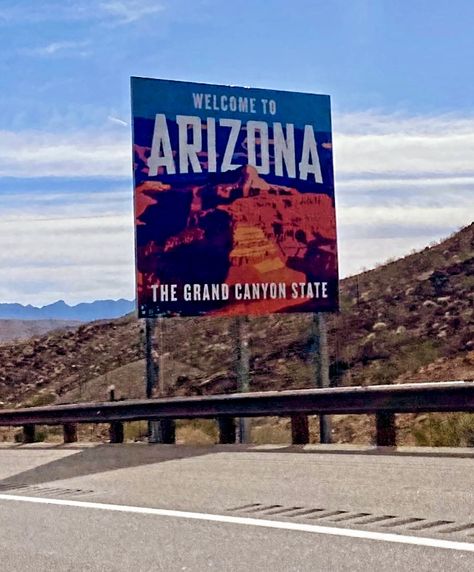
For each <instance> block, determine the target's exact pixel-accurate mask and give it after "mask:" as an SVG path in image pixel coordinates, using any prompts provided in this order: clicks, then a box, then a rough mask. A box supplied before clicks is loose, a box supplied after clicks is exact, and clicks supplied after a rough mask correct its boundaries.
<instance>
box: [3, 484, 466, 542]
mask: <svg viewBox="0 0 474 572" xmlns="http://www.w3.org/2000/svg"><path fill="white" fill-rule="evenodd" d="M0 500H6V501H17V502H28V503H33V504H49V505H56V506H68V507H75V508H91V509H96V510H109V511H115V512H128V513H134V514H150V515H154V516H167V517H172V518H186V519H191V520H204V521H208V522H221V523H225V524H240V525H246V526H260V527H263V528H276V529H280V530H294V531H297V532H310V533H313V534H329V535H331V536H345V537H348V538H361V539H363V540H379V541H382V542H395V543H397V544H413V545H415V546H428V547H431V548H443V549H447V550H460V551H463V552H474V544H472V543H469V542H455V541H451V540H439V539H437V538H426V537H419V536H405V535H402V534H390V533H385V532H372V531H369V530H357V529H349V528H336V527H332V526H331V527H330V526H320V525H316V524H302V523H297V522H283V521H278V520H264V519H257V518H246V517H241V516H227V515H221V514H207V513H201V512H186V511H181V510H167V509H162V508H148V507H141V506H127V505H119V504H106V503H97V502H87V501H73V500H63V499H52V498H41V497H26V496H19V495H10V494H0Z"/></svg>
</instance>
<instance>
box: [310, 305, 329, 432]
mask: <svg viewBox="0 0 474 572" xmlns="http://www.w3.org/2000/svg"><path fill="white" fill-rule="evenodd" d="M312 342H313V343H312V346H313V347H312V354H313V364H314V382H315V385H316V387H329V355H328V338H327V329H326V320H325V317H324V314H322V313H321V312H318V313H314V314H313V319H312ZM319 437H320V442H321V443H331V442H332V438H331V418H330V417H329V416H328V415H320V416H319Z"/></svg>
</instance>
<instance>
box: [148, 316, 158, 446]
mask: <svg viewBox="0 0 474 572" xmlns="http://www.w3.org/2000/svg"><path fill="white" fill-rule="evenodd" d="M155 324H156V321H155V318H145V379H146V385H145V392H146V397H147V399H151V398H152V396H153V388H154V387H155V384H156V376H157V371H156V367H155V362H154V360H153V334H154V332H155ZM159 424H160V422H159V421H148V442H149V443H159V442H160V440H159V436H160V427H159Z"/></svg>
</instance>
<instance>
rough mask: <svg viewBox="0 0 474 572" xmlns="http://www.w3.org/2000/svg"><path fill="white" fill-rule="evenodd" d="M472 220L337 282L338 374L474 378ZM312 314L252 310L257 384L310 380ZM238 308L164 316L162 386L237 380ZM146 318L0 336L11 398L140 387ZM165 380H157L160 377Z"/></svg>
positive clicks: (95, 395) (4, 385) (174, 390)
mask: <svg viewBox="0 0 474 572" xmlns="http://www.w3.org/2000/svg"><path fill="white" fill-rule="evenodd" d="M473 254H474V224H471V225H470V226H468V227H465V228H464V229H462V230H461V231H459V232H458V233H456V234H454V235H453V236H451V237H450V238H448V239H447V240H444V241H442V242H440V243H439V244H436V245H433V246H430V247H427V248H425V249H424V250H423V251H421V252H417V253H413V254H410V255H409V256H406V257H404V258H402V259H399V260H396V261H394V262H390V263H388V264H384V265H382V266H380V267H378V268H376V269H374V270H370V271H367V272H364V273H362V274H359V275H357V276H352V277H350V278H347V279H345V280H343V281H342V282H341V312H340V314H338V315H332V316H328V319H327V323H328V333H329V348H330V360H331V368H330V373H331V380H332V383H333V384H337V385H351V384H352V385H355V384H357V385H358V384H377V383H398V382H407V381H412V380H414V381H428V380H434V381H436V380H450V379H451V380H452V379H474V342H473V340H474V326H473V306H474V305H473V297H474V256H473ZM311 321H312V317H311V315H308V314H300V315H295V314H294V315H285V314H278V315H273V316H269V317H255V318H250V319H249V321H248V331H249V336H250V350H251V362H250V367H251V389H253V390H268V389H287V388H303V387H311V385H312V380H311V372H312V368H311V361H310V352H309V349H310V346H311V334H310V331H311ZM234 325H235V320H234V319H232V318H203V319H194V318H181V319H167V320H164V321H163V322H162V323H161V325H160V326H159V327H157V330H156V335H155V350H156V351H155V357H157V356H158V350H159V351H160V353H162V354H163V356H164V357H163V362H162V363H163V369H164V375H163V376H162V386H163V387H162V389H163V391H164V393H166V394H171V395H183V394H200V393H201V394H204V393H220V392H229V391H235V390H236V389H237V386H236V380H235V374H234V372H233V365H234V357H235V354H234V352H233V348H234V347H235V345H234V341H235V334H234V332H233V328H234ZM143 346H144V344H143V324H142V323H141V322H139V321H138V320H136V319H135V318H133V317H130V316H128V317H124V318H120V319H117V320H111V321H104V322H92V323H89V324H84V325H82V326H80V327H79V328H77V329H76V330H74V331H66V332H53V333H49V334H48V335H45V336H41V337H35V338H32V339H30V340H27V341H19V342H12V343H3V344H0V400H1V401H3V402H5V404H6V405H7V404H8V405H12V406H15V405H18V404H30V405H32V404H40V403H48V402H59V401H61V402H65V401H67V402H70V401H78V400H79V401H80V400H91V399H104V398H105V397H106V395H105V393H106V387H107V385H108V384H109V383H114V384H115V385H116V387H117V393H118V394H119V396H121V397H130V398H131V397H143V396H144V382H143V377H142V376H143V370H144V362H143V358H144V355H143ZM157 392H158V388H157Z"/></svg>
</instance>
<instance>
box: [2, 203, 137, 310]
mask: <svg viewBox="0 0 474 572" xmlns="http://www.w3.org/2000/svg"><path fill="white" fill-rule="evenodd" d="M52 214H53V215H56V213H55V212H53V213H52ZM133 240H134V239H133V219H132V215H131V212H130V213H127V214H113V215H109V216H89V217H84V216H82V217H77V216H72V215H71V216H69V217H68V218H65V217H61V218H55V217H54V216H53V217H50V218H43V219H34V218H31V217H23V218H22V219H18V218H16V219H10V220H6V221H4V220H2V221H0V244H1V245H2V248H1V250H0V274H1V276H2V279H1V280H0V298H1V299H2V301H18V302H22V303H32V304H39V303H47V302H51V301H54V300H57V299H58V298H62V299H65V300H66V301H67V302H70V303H76V302H80V301H82V300H90V299H98V298H120V297H123V296H125V297H128V298H131V297H133V295H134V293H133V280H134V276H133V268H134V262H133V256H134V254H133V252H134V251H133V248H134V247H133V244H134V243H133Z"/></svg>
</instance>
